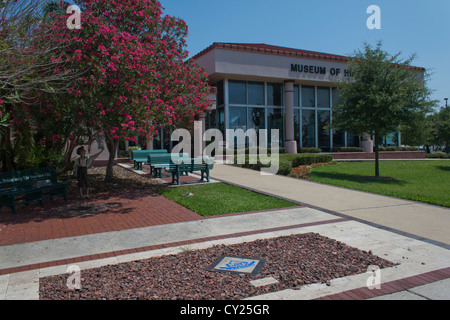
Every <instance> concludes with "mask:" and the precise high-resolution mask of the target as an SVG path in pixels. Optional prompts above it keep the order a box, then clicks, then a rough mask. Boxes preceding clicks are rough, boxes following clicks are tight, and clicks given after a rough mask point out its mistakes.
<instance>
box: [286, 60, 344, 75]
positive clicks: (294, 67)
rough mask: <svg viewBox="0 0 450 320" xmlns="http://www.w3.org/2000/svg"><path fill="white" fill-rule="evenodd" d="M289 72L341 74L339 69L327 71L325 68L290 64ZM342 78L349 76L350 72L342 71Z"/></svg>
mask: <svg viewBox="0 0 450 320" xmlns="http://www.w3.org/2000/svg"><path fill="white" fill-rule="evenodd" d="M291 72H302V73H310V74H323V75H326V74H327V73H329V74H330V75H332V76H339V75H340V74H341V73H342V70H341V69H340V68H330V69H327V67H321V66H312V65H304V64H296V63H292V64H291ZM344 76H345V77H349V76H350V72H349V71H348V70H347V69H345V70H344Z"/></svg>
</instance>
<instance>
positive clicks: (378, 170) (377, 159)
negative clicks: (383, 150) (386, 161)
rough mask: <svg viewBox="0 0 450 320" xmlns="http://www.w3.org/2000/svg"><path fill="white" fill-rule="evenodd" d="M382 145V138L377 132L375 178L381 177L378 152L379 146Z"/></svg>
mask: <svg viewBox="0 0 450 320" xmlns="http://www.w3.org/2000/svg"><path fill="white" fill-rule="evenodd" d="M379 144H380V137H379V135H378V133H377V132H375V145H374V148H375V177H379V176H380V154H379V152H378V145H379Z"/></svg>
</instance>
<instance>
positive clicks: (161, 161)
mask: <svg viewBox="0 0 450 320" xmlns="http://www.w3.org/2000/svg"><path fill="white" fill-rule="evenodd" d="M173 159H177V160H179V159H189V154H188V153H180V154H173V153H168V154H149V155H148V156H147V162H146V163H145V164H146V165H149V166H150V174H152V173H153V174H154V176H155V177H159V178H161V170H162V169H166V168H169V167H170V166H171V165H173Z"/></svg>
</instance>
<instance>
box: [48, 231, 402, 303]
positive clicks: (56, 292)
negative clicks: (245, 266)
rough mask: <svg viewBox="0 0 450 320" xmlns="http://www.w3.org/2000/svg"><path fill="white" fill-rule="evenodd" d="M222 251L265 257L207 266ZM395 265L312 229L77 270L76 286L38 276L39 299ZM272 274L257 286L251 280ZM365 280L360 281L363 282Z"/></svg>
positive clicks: (213, 287)
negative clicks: (248, 271) (252, 271)
mask: <svg viewBox="0 0 450 320" xmlns="http://www.w3.org/2000/svg"><path fill="white" fill-rule="evenodd" d="M222 255H229V256H238V257H251V258H263V259H266V260H267V261H266V263H265V264H264V266H263V267H262V269H261V270H260V272H259V274H257V275H256V276H250V275H243V274H233V273H224V272H214V271H208V270H207V268H208V267H209V266H210V265H211V264H212V263H213V262H214V261H215V260H216V259H217V258H219V257H221V256H222ZM370 265H376V266H378V267H379V268H380V269H383V268H387V267H393V266H395V265H396V264H395V263H393V262H390V261H387V260H385V259H382V258H380V257H377V256H375V255H373V254H372V252H371V251H369V252H366V251H362V250H359V249H357V248H353V247H350V246H348V245H346V244H344V243H342V242H339V241H336V240H334V239H330V238H327V237H323V236H321V235H319V234H316V233H307V234H298V235H291V236H285V237H278V238H272V239H262V240H256V241H253V242H247V243H240V244H235V245H228V246H226V245H218V246H214V247H211V248H208V249H202V250H189V248H188V247H187V248H186V250H184V251H183V252H182V253H179V254H176V255H168V256H161V257H154V258H150V259H146V260H141V261H133V262H128V263H122V264H118V265H108V266H105V267H100V268H95V269H89V270H81V289H80V290H70V289H68V288H67V285H66V283H67V279H68V277H69V274H62V275H57V276H51V277H46V278H42V279H40V299H42V300H72V299H76V300H116V299H119V300H138V299H145V300H177V299H182V300H237V299H243V298H247V297H251V296H255V295H260V294H264V293H268V292H275V291H279V290H283V289H296V290H301V287H302V286H303V285H306V284H311V283H325V284H327V285H331V284H330V280H332V279H335V278H340V277H345V276H349V275H354V274H360V273H366V272H367V269H368V267H369V266H370ZM266 277H273V278H275V279H276V280H278V281H279V282H278V283H276V284H270V285H267V286H262V287H255V286H253V285H252V284H250V281H251V280H255V279H262V278H266ZM364 285H365V284H362V286H364Z"/></svg>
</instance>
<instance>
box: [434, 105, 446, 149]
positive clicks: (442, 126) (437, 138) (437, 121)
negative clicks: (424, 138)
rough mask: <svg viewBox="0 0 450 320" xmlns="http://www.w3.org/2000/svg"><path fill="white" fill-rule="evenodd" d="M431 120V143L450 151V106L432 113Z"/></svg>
mask: <svg viewBox="0 0 450 320" xmlns="http://www.w3.org/2000/svg"><path fill="white" fill-rule="evenodd" d="M433 120H434V121H433V122H432V125H431V127H432V139H433V144H434V145H437V146H439V147H441V148H442V149H443V150H444V152H446V153H450V146H449V142H450V107H442V108H441V109H440V111H439V112H437V113H436V114H435V115H434V117H433Z"/></svg>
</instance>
